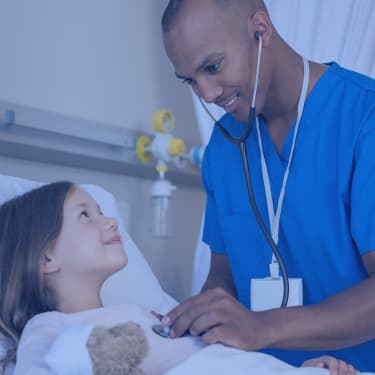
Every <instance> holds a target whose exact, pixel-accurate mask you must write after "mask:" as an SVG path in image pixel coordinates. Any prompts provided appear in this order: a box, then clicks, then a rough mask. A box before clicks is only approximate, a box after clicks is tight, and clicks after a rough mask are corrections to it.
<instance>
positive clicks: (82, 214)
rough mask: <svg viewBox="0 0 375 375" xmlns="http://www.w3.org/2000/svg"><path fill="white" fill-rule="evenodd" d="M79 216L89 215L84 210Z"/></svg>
mask: <svg viewBox="0 0 375 375" xmlns="http://www.w3.org/2000/svg"><path fill="white" fill-rule="evenodd" d="M80 216H83V217H89V213H88V212H87V211H86V210H84V211H82V212H81V214H80Z"/></svg>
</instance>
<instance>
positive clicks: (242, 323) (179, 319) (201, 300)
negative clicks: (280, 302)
mask: <svg viewBox="0 0 375 375" xmlns="http://www.w3.org/2000/svg"><path fill="white" fill-rule="evenodd" d="M161 322H162V324H164V325H165V326H168V327H170V328H171V333H170V336H171V337H180V336H182V335H184V333H186V331H188V332H190V334H191V335H193V336H201V339H202V341H203V342H204V343H206V344H215V343H223V344H225V345H227V346H231V347H235V348H238V349H242V350H256V349H260V348H263V347H264V346H265V345H267V344H268V343H269V342H270V337H267V335H270V329H269V325H268V324H266V322H265V321H264V314H260V313H255V312H251V311H249V310H248V309H246V308H245V307H243V306H242V305H241V304H240V303H239V302H238V301H237V300H236V299H235V298H233V297H232V296H231V295H230V294H228V293H227V292H226V291H225V290H224V289H221V288H216V289H210V290H208V291H206V292H204V293H202V294H200V295H198V296H195V297H191V298H189V299H188V300H186V301H185V302H183V303H181V304H180V305H178V306H177V307H176V308H174V309H173V310H172V311H170V312H169V313H168V314H167V315H166V316H165V317H163V319H162V320H161Z"/></svg>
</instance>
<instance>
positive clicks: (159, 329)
mask: <svg viewBox="0 0 375 375" xmlns="http://www.w3.org/2000/svg"><path fill="white" fill-rule="evenodd" d="M254 37H255V39H256V40H258V42H259V44H258V58H257V65H256V73H255V83H254V91H253V97H252V101H251V106H250V110H249V115H248V122H247V125H246V129H245V130H244V132H243V134H242V135H241V136H240V137H233V136H232V135H231V134H230V133H229V132H228V131H227V130H226V129H225V128H224V127H223V125H222V124H221V123H220V121H219V120H216V119H215V117H214V116H213V115H212V114H211V112H210V111H209V110H208V109H207V107H206V105H205V104H204V102H203V101H202V99H201V98H200V97H198V98H199V100H200V102H201V104H202V106H203V108H204V109H205V111H206V112H207V114H208V115H209V116H210V117H211V119H212V120H213V121H214V123H215V126H216V127H217V128H218V129H219V130H220V132H221V133H222V134H223V136H224V137H225V138H226V139H227V140H229V141H230V142H232V143H234V144H236V145H237V146H238V147H239V151H240V154H241V159H242V164H243V168H244V173H245V178H246V187H247V192H248V196H249V201H250V205H251V208H252V210H253V212H254V215H255V218H256V220H257V222H258V224H259V226H260V228H261V230H262V232H263V234H264V236H265V238H266V240H267V242H268V244H269V245H270V247H271V250H272V253H273V256H274V257H275V258H276V261H277V263H278V264H279V267H280V272H281V276H282V280H283V298H282V301H281V306H280V307H286V306H287V304H288V298H289V280H288V273H287V270H286V267H285V263H284V261H283V259H282V257H281V255H280V251H279V249H278V247H277V243H276V241H275V239H274V236H273V234H271V233H270V231H269V230H268V229H267V227H266V225H265V224H264V221H263V219H262V217H261V215H260V213H259V209H258V206H257V203H256V201H255V197H254V192H253V187H252V182H251V175H250V168H249V163H248V160H247V151H246V140H247V138H248V137H249V135H250V133H251V131H252V129H253V124H254V122H255V120H256V116H255V100H256V95H257V90H258V83H259V69H260V61H261V55H262V43H263V40H262V34H261V32H259V31H257V32H255V34H254ZM306 70H307V74H306ZM308 77H309V75H308V63H307V61H306V60H305V59H304V80H303V85H302V89H301V94H300V99H299V103H298V115H297V124H296V129H295V133H294V138H293V145H292V151H291V155H290V158H289V161H288V167H287V174H288V173H289V166H290V162H291V156H292V154H293V149H294V143H295V138H296V135H297V131H298V126H299V122H300V118H301V115H302V112H303V104H304V101H305V98H306V93H307V86H308V81H309V78H308ZM257 131H258V137H259V138H260V135H259V123H258V122H257ZM260 144H261V142H260ZM262 157H263V154H262ZM262 168H263V167H262ZM262 172H263V171H262ZM284 180H285V176H284ZM284 182H285V181H283V185H284V186H283V187H284V188H285V184H284ZM269 195H270V193H269ZM275 216H277V213H276V215H275ZM278 219H280V213H279V217H278ZM272 229H273V228H272V226H271V230H272ZM277 231H278V229H277ZM277 237H278V235H277ZM152 330H153V331H154V332H155V333H156V334H158V335H159V336H161V337H165V338H169V333H170V328H169V327H165V326H163V325H162V324H155V325H153V326H152Z"/></svg>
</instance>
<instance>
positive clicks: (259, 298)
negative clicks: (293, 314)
mask: <svg viewBox="0 0 375 375" xmlns="http://www.w3.org/2000/svg"><path fill="white" fill-rule="evenodd" d="M288 280H289V298H288V304H287V306H302V305H303V290H302V279H301V278H289V279H288ZM282 299H283V280H282V278H281V277H279V278H271V277H266V278H264V279H251V281H250V306H251V310H252V311H264V310H270V309H274V308H278V307H280V306H281V302H282Z"/></svg>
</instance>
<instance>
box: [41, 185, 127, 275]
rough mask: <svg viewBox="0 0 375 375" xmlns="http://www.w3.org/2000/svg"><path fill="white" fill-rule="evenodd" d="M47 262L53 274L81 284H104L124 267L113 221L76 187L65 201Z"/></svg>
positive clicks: (125, 258) (124, 262) (123, 257)
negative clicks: (60, 226)
mask: <svg viewBox="0 0 375 375" xmlns="http://www.w3.org/2000/svg"><path fill="white" fill-rule="evenodd" d="M47 258H48V262H49V263H50V265H49V266H50V270H52V272H59V273H60V274H61V275H64V277H66V278H69V279H70V280H72V279H77V278H79V279H82V281H83V280H88V279H87V278H89V279H90V278H91V279H92V280H93V281H96V280H99V281H104V280H105V279H106V278H107V277H108V276H110V275H111V274H113V273H115V272H116V271H119V270H120V269H122V268H123V267H125V266H126V264H127V256H126V253H125V251H124V248H123V245H122V240H121V237H120V235H119V232H118V230H117V222H116V220H115V219H113V218H109V217H105V216H103V214H102V212H101V210H100V208H99V206H98V205H97V203H96V202H95V201H94V199H93V198H92V197H91V196H90V195H89V194H88V193H86V192H85V191H83V190H81V189H79V188H77V187H75V188H74V189H73V190H72V191H71V192H70V194H68V196H67V198H66V200H65V203H64V210H63V225H62V229H61V233H60V235H59V236H58V238H57V241H56V244H55V246H54V247H53V249H52V250H51V251H50V252H49V253H48V254H47ZM51 267H52V268H51Z"/></svg>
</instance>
